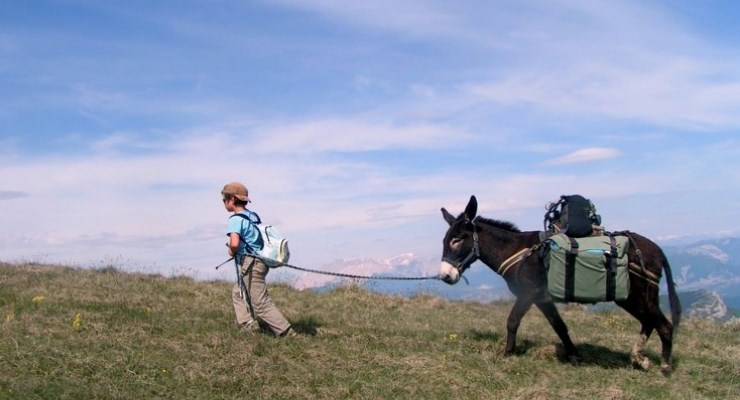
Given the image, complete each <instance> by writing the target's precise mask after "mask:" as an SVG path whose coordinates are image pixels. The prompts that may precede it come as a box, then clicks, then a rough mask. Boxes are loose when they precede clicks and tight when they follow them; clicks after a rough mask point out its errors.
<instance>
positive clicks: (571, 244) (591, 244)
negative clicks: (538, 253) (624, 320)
mask: <svg viewBox="0 0 740 400" xmlns="http://www.w3.org/2000/svg"><path fill="white" fill-rule="evenodd" d="M544 243H546V245H545V246H544V247H543V250H544V255H543V260H544V261H545V266H546V268H547V291H548V293H550V295H551V296H552V297H554V298H555V299H557V300H561V301H566V302H577V303H596V302H602V301H620V300H625V299H627V297H628V296H629V291H630V279H629V268H628V263H629V259H628V255H627V252H628V248H629V239H628V238H627V237H626V236H613V235H604V236H591V237H585V238H578V239H576V238H572V237H568V236H566V235H564V234H562V233H559V234H556V235H552V236H550V238H548V239H547V240H546V241H545V242H544Z"/></svg>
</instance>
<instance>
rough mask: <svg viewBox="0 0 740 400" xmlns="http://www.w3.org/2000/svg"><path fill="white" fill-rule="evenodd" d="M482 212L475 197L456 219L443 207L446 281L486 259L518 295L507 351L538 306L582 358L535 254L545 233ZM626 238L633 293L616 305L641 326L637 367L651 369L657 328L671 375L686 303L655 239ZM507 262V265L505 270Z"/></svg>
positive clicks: (635, 359) (443, 272) (633, 356)
mask: <svg viewBox="0 0 740 400" xmlns="http://www.w3.org/2000/svg"><path fill="white" fill-rule="evenodd" d="M477 212H478V202H477V200H476V198H475V196H471V198H470V201H469V202H468V205H467V207H466V208H465V212H463V213H462V214H460V215H459V216H458V217H457V218H455V217H454V216H452V215H451V214H450V213H449V212H447V210H445V209H444V208H442V215H443V216H444V219H445V220H446V221H447V223H448V224H449V225H450V227H449V229H448V230H447V233H446V234H445V237H444V241H443V250H442V265H441V270H440V276H441V278H442V280H443V281H445V282H447V283H449V284H455V283H457V282H458V281H459V280H460V278H461V276H462V274H463V272H465V270H466V269H467V268H468V267H470V264H472V263H473V262H475V261H476V260H480V261H482V262H483V263H484V264H486V265H487V266H488V267H489V268H491V269H492V270H493V271H494V272H496V273H498V274H499V275H502V276H503V278H504V279H505V280H506V283H507V285H508V286H509V289H510V290H511V292H512V293H513V294H514V295H515V296H516V302H515V303H514V307H513V308H512V309H511V312H510V313H509V317H508V319H507V321H506V333H507V334H506V348H505V350H504V353H505V354H507V355H511V354H513V353H514V351H515V349H516V332H517V329H518V328H519V323H520V322H521V320H522V317H524V314H525V313H526V312H527V311H528V310H529V309H530V307H531V306H532V304H534V305H535V306H537V308H539V309H540V311H542V313H543V314H544V315H545V317H546V318H547V320H548V321H549V323H550V325H551V326H552V328H553V329H554V330H555V333H557V335H558V337H560V340H561V341H562V342H563V345H564V347H565V352H566V354H567V356H568V358H570V359H578V351H577V349H576V347H575V345H574V344H573V342H572V341H571V339H570V336H569V335H568V327H567V326H566V325H565V322H563V319H562V318H561V317H560V314H559V313H558V309H557V308H556V307H555V303H554V301H555V300H554V299H553V298H552V297H551V296H550V295H549V294H548V292H547V272H546V270H545V265H544V263H543V260H542V258H541V257H540V254H539V252H538V251H536V249H537V248H539V246H540V243H542V236H541V232H538V231H530V232H521V231H520V230H519V229H517V227H516V226H515V225H514V224H512V223H510V222H504V221H497V220H492V219H487V218H482V217H477V216H476V213H477ZM622 234H626V235H629V236H630V238H631V241H632V246H630V249H629V252H628V258H629V266H630V291H629V296H628V297H627V299H626V300H623V301H616V303H617V304H618V305H619V306H620V307H622V308H623V309H625V310H626V311H627V312H628V313H630V314H631V315H632V316H634V317H635V318H637V320H638V321H640V324H641V326H642V329H641V331H640V337H639V339H638V340H637V342H636V343H635V345H634V346H633V348H632V351H631V359H632V363H633V365H634V366H635V367H638V368H642V369H647V368H649V366H650V361H649V359H648V358H647V357H645V356H644V354H643V348H644V346H645V342H646V341H647V340H648V338H649V337H650V334H651V333H652V332H653V330H656V331H657V332H658V335H659V336H660V341H661V343H662V358H663V361H662V363H661V371H662V372H663V373H664V374H665V375H668V374H670V373H671V371H672V368H673V367H672V359H671V352H672V348H673V332H674V330H675V329H677V328H678V324H679V321H680V317H681V304H680V303H679V300H678V295H677V294H676V288H675V284H674V282H673V276H672V274H671V269H670V266H669V265H668V260H667V259H666V257H665V254H663V251H662V250H661V249H660V247H658V245H657V244H655V243H654V242H653V241H651V240H650V239H647V238H645V237H643V236H641V235H638V234H636V233H631V232H630V233H622ZM502 264H505V267H504V268H502ZM663 271H665V276H666V280H667V286H668V295H669V301H670V308H671V320H672V321H673V323H672V324H671V322H670V321H668V319H667V318H666V317H665V315H663V312H662V311H661V310H660V307H659V303H658V301H659V299H658V290H659V286H658V284H659V281H660V277H661V275H662V272H663Z"/></svg>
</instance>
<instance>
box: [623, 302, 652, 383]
mask: <svg viewBox="0 0 740 400" xmlns="http://www.w3.org/2000/svg"><path fill="white" fill-rule="evenodd" d="M617 304H618V305H619V306H621V307H622V308H624V310H625V311H627V312H628V313H630V315H632V316H633V317H635V318H636V319H637V320H638V321H640V336H639V337H638V338H637V341H636V342H635V344H634V345H633V346H632V350H631V351H630V360H632V366H634V367H635V368H639V369H642V370H645V371H647V370H648V369H650V359H649V358H647V357H645V354H644V353H643V350H644V349H645V344H646V343H647V341H648V339H650V335H651V334H652V333H653V329H655V319H654V317H653V316H651V315H649V314H648V313H645V312H641V311H640V308H639V307H638V306H637V305H635V304H633V303H623V302H617Z"/></svg>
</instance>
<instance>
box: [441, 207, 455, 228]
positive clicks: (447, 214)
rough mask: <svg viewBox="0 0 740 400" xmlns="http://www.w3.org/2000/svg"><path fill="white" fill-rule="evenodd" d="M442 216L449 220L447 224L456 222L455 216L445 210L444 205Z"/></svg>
mask: <svg viewBox="0 0 740 400" xmlns="http://www.w3.org/2000/svg"><path fill="white" fill-rule="evenodd" d="M442 218H444V219H445V221H447V224H449V225H450V226H452V224H453V223H454V222H455V217H453V216H452V214H450V213H448V212H447V210H445V208H444V207H442Z"/></svg>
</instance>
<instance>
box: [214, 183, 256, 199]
mask: <svg viewBox="0 0 740 400" xmlns="http://www.w3.org/2000/svg"><path fill="white" fill-rule="evenodd" d="M226 194H228V195H232V196H234V197H236V198H237V199H239V200H241V201H244V202H247V203H249V202H250V200H249V191H248V190H247V187H246V186H244V185H242V184H241V183H239V182H231V183H229V184H227V185H226V186H224V188H223V190H221V195H226Z"/></svg>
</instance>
